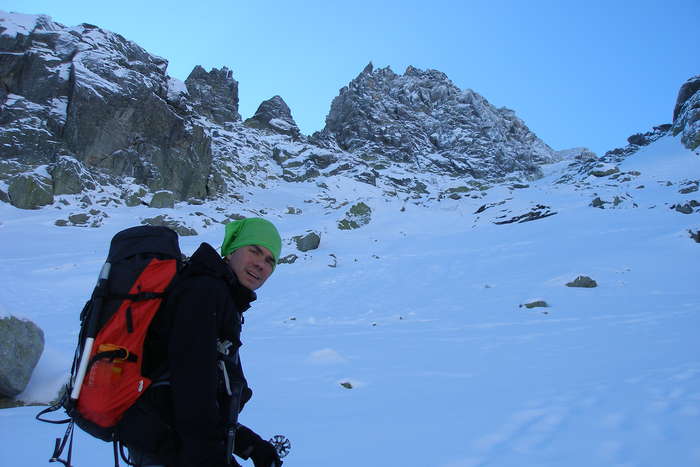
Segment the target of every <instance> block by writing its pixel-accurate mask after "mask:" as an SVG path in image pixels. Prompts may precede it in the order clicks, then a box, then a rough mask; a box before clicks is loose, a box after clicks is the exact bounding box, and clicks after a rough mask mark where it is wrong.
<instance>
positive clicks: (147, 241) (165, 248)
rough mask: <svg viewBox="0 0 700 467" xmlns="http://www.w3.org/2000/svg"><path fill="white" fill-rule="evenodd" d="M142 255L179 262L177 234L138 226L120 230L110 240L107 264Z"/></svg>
mask: <svg viewBox="0 0 700 467" xmlns="http://www.w3.org/2000/svg"><path fill="white" fill-rule="evenodd" d="M143 253H151V254H157V255H163V256H165V257H171V258H175V259H177V260H179V259H180V258H181V257H182V253H181V252H180V245H179V244H178V237H177V233H175V231H174V230H172V229H169V228H168V227H162V226H152V225H140V226H137V227H131V228H128V229H125V230H122V231H121V232H119V233H118V234H116V235H115V236H114V237H113V238H112V242H111V243H110V245H109V254H108V255H107V262H109V263H116V262H117V261H120V260H123V259H126V258H129V257H131V256H134V255H137V254H143Z"/></svg>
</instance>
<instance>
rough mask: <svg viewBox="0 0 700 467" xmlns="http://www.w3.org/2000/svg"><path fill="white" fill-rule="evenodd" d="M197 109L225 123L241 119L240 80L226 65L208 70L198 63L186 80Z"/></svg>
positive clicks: (219, 122) (213, 119) (214, 119)
mask: <svg viewBox="0 0 700 467" xmlns="http://www.w3.org/2000/svg"><path fill="white" fill-rule="evenodd" d="M185 84H186V85H187V91H188V92H189V94H190V96H191V97H192V100H193V104H194V108H195V110H197V111H198V112H199V113H201V114H203V115H205V116H207V117H209V118H210V119H211V120H212V121H214V122H216V123H218V124H220V125H223V124H224V123H227V122H237V121H240V120H241V116H240V114H239V113H238V81H236V80H235V79H233V72H232V71H231V70H229V69H228V68H226V67H223V68H221V69H220V70H219V69H217V68H212V69H211V71H209V72H207V71H205V70H204V68H202V67H201V66H199V65H197V66H196V67H194V69H193V70H192V73H190V75H189V76H188V77H187V79H186V80H185Z"/></svg>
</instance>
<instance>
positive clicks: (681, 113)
mask: <svg viewBox="0 0 700 467" xmlns="http://www.w3.org/2000/svg"><path fill="white" fill-rule="evenodd" d="M679 133H681V142H682V143H683V144H684V145H685V147H687V148H688V149H696V148H697V147H698V146H700V75H698V76H694V77H692V78H690V79H689V80H688V81H686V82H685V83H684V84H683V85H682V86H681V89H680V90H679V91H678V98H677V99H676V106H675V108H674V109H673V134H674V135H677V134H679Z"/></svg>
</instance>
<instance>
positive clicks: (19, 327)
mask: <svg viewBox="0 0 700 467" xmlns="http://www.w3.org/2000/svg"><path fill="white" fill-rule="evenodd" d="M43 351H44V332H43V331H42V330H41V329H40V328H39V327H38V326H37V325H36V324H34V323H33V322H31V321H28V320H21V319H18V318H15V317H14V316H7V317H2V318H0V396H7V397H14V396H16V395H17V394H19V393H20V392H22V391H23V390H24V388H25V387H26V386H27V383H29V379H30V378H31V376H32V371H34V367H35V366H36V364H37V362H38V361H39V357H41V353H42V352H43Z"/></svg>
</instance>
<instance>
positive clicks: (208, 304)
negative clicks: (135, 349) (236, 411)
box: [125, 243, 256, 467]
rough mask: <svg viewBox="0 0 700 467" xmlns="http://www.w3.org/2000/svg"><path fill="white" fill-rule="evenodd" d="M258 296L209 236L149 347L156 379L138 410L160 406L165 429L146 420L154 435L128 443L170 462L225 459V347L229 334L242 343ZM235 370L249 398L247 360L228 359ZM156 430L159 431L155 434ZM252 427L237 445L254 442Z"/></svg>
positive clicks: (211, 465)
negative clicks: (248, 313) (245, 323)
mask: <svg viewBox="0 0 700 467" xmlns="http://www.w3.org/2000/svg"><path fill="white" fill-rule="evenodd" d="M255 298H256V296H255V293H254V292H252V291H250V290H248V289H247V288H245V287H243V286H241V285H240V284H239V283H238V280H237V279H236V276H235V275H234V274H233V272H232V271H231V269H230V268H229V267H228V265H227V264H226V263H225V261H224V260H223V259H222V258H221V257H220V256H219V254H218V253H217V252H216V251H215V250H214V249H213V248H212V247H211V246H210V245H208V244H206V243H202V244H201V246H200V247H199V248H198V249H197V251H196V252H195V253H194V254H193V255H192V257H191V258H190V262H189V264H188V265H187V266H186V268H185V270H184V271H183V273H182V275H181V276H180V277H179V278H178V279H177V283H176V285H175V286H174V287H173V291H172V292H171V293H170V295H169V297H168V299H167V302H166V304H165V306H164V308H163V309H162V310H161V311H160V312H159V313H158V315H157V317H156V319H155V320H154V322H153V324H152V326H151V329H150V331H149V335H148V337H147V341H146V348H145V350H144V374H146V375H149V374H150V376H153V378H154V380H155V381H156V382H155V383H154V384H153V386H152V387H151V388H150V389H149V390H148V391H147V392H146V394H144V397H142V401H141V403H140V404H139V407H137V408H135V409H134V410H135V411H137V412H138V411H139V410H141V411H151V412H152V413H151V418H153V417H152V415H153V414H156V415H157V418H158V419H159V421H160V422H162V426H161V427H160V431H159V430H156V429H155V428H153V427H151V428H150V429H149V428H146V427H145V426H144V429H143V430H142V431H144V433H142V434H141V436H146V437H149V436H150V437H151V438H152V439H151V442H150V443H142V442H139V441H137V440H136V439H134V438H138V436H133V434H131V435H130V436H128V438H131V442H129V440H126V442H125V444H127V446H131V445H134V446H135V448H138V449H139V450H145V451H151V452H155V453H156V454H157V457H160V458H161V459H162V460H163V462H164V463H166V464H168V465H177V466H187V467H195V466H207V467H215V466H224V465H226V455H225V452H224V451H225V427H226V423H227V421H228V420H229V413H230V410H231V408H230V407H229V405H230V404H229V401H230V398H229V396H228V394H227V392H226V390H225V385H224V384H225V383H224V382H225V378H223V374H222V370H221V369H220V367H219V363H218V360H219V357H220V354H219V348H220V347H221V344H223V343H225V342H229V343H231V344H230V351H231V352H233V351H235V352H237V351H238V348H239V347H240V346H241V341H240V333H241V325H242V322H243V312H244V311H245V310H247V309H248V308H249V307H250V302H252V301H253V300H255ZM217 344H218V346H217ZM228 377H229V380H230V381H235V380H239V381H243V382H244V395H243V402H245V401H246V400H247V399H249V398H250V396H251V394H252V392H251V391H250V389H248V387H247V384H246V383H245V377H244V375H243V370H242V367H241V365H240V361H238V363H237V365H229V367H228ZM158 380H162V381H163V383H158ZM127 415H128V416H129V415H131V418H133V414H127ZM128 416H127V417H125V418H129V417H128ZM125 423H129V420H127V421H126V422H125ZM134 423H136V424H144V421H143V420H140V421H139V420H133V421H131V424H134ZM145 425H146V426H149V425H153V423H146V424H145ZM248 431H249V430H248ZM154 432H158V433H159V434H158V435H156V436H153V433H154ZM251 433H252V432H251ZM249 435H250V433H246V434H242V436H239V437H238V439H237V443H236V452H237V453H241V452H243V453H245V452H246V451H247V450H248V449H247V448H248V446H245V444H246V443H249V442H252V439H249V438H250V436H249ZM153 438H157V439H153ZM147 444H148V445H147ZM173 453H174V455H173ZM246 457H247V456H246Z"/></svg>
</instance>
